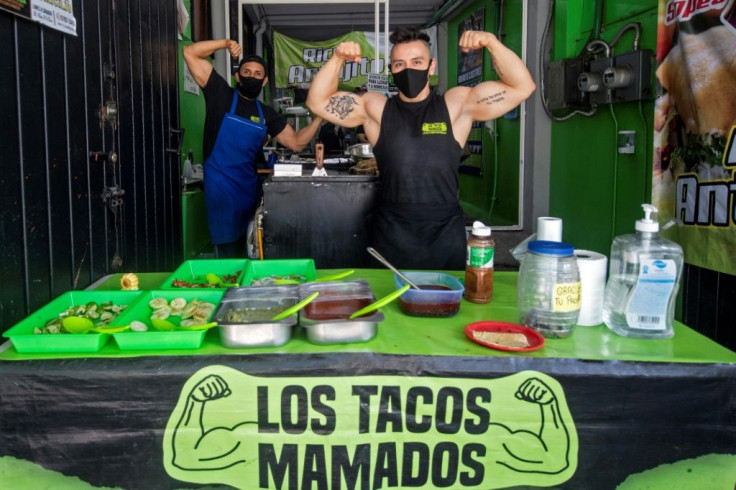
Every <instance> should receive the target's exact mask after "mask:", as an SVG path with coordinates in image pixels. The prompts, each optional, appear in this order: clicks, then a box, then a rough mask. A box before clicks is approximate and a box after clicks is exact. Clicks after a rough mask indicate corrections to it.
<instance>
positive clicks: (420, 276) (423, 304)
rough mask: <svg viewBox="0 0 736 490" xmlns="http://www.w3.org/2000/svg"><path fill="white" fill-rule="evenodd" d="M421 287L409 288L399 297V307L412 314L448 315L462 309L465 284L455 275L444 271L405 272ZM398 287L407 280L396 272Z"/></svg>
mask: <svg viewBox="0 0 736 490" xmlns="http://www.w3.org/2000/svg"><path fill="white" fill-rule="evenodd" d="M404 275H405V276H406V277H407V278H408V279H409V280H410V281H412V282H413V283H414V284H416V285H417V286H419V288H420V289H413V288H412V289H408V290H407V291H406V292H405V293H404V294H402V295H401V296H400V297H399V308H400V309H401V311H403V312H404V313H406V314H407V315H410V316H425V317H447V316H453V315H455V314H456V313H457V312H458V311H459V310H460V300H461V299H462V297H463V290H464V289H463V285H462V284H461V283H460V281H458V280H457V279H456V278H455V277H453V276H451V275H449V274H445V273H442V272H404ZM394 282H395V283H396V288H397V289H398V288H400V287H402V286H404V285H405V284H406V282H405V281H404V280H403V279H402V278H400V277H399V276H398V275H396V274H394Z"/></svg>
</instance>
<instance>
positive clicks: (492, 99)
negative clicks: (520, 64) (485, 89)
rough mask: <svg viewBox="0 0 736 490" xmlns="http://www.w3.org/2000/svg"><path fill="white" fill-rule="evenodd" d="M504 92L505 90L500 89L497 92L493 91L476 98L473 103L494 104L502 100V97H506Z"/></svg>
mask: <svg viewBox="0 0 736 490" xmlns="http://www.w3.org/2000/svg"><path fill="white" fill-rule="evenodd" d="M505 93H506V91H505V90H502V91H500V92H497V93H495V94H493V95H488V96H486V97H483V98H482V99H478V100H476V101H475V103H476V104H486V105H491V104H496V103H498V102H502V101H503V100H504V99H506V97H504V94H505Z"/></svg>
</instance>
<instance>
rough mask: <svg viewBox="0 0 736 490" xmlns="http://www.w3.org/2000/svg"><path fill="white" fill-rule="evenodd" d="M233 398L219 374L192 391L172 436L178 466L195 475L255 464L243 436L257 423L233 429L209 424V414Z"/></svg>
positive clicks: (203, 381)
mask: <svg viewBox="0 0 736 490" xmlns="http://www.w3.org/2000/svg"><path fill="white" fill-rule="evenodd" d="M230 395H232V392H231V391H230V388H229V387H228V385H227V383H226V382H225V380H224V379H222V377H220V376H218V375H216V374H211V375H208V376H206V377H204V378H203V379H202V380H201V381H199V382H198V383H197V384H196V385H195V386H194V388H192V390H191V391H190V392H189V395H188V396H187V399H186V402H185V403H186V406H185V408H184V411H183V412H182V415H181V418H180V419H179V422H178V424H177V426H176V429H175V430H174V434H173V436H172V441H171V444H172V454H173V458H172V459H173V461H172V463H173V464H174V466H176V467H178V468H181V469H184V470H194V471H196V470H217V469H224V468H229V467H231V466H233V465H236V464H239V463H247V462H252V461H253V459H254V457H249V455H248V453H249V452H250V451H248V447H247V442H248V441H247V440H243V435H244V434H247V433H248V431H247V430H244V429H247V428H248V426H255V425H256V422H240V423H238V424H236V425H233V426H232V427H227V426H220V425H216V424H207V423H206V422H205V421H206V420H207V418H206V417H205V411H206V410H210V409H216V408H217V407H216V406H215V405H216V404H217V401H218V400H221V399H224V398H227V397H229V396H230Z"/></svg>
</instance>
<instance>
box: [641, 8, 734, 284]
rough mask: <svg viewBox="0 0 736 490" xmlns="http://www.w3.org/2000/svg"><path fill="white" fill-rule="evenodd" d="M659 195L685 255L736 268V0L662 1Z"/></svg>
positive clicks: (655, 187)
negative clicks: (673, 223)
mask: <svg viewBox="0 0 736 490" xmlns="http://www.w3.org/2000/svg"><path fill="white" fill-rule="evenodd" d="M658 13H659V22H658V33H657V72H656V76H657V83H658V87H660V90H659V94H660V95H659V97H658V98H657V100H656V103H655V115H654V155H655V157H654V165H653V176H652V201H653V203H654V205H655V206H656V207H657V208H658V209H659V221H660V223H665V222H667V221H669V220H673V219H674V220H675V222H676V223H677V226H673V227H672V228H670V229H669V230H667V231H665V232H663V234H664V236H666V237H668V238H671V239H673V240H675V241H677V242H678V243H679V244H680V245H682V247H683V249H684V251H685V261H686V262H687V263H689V264H693V265H696V266H699V267H704V268H707V269H712V270H716V271H719V272H724V273H727V274H736V175H735V171H736V145H734V134H735V131H734V128H735V127H736V0H720V1H719V0H712V1H710V2H691V1H688V2H684V1H679V0H660V2H659V12H658Z"/></svg>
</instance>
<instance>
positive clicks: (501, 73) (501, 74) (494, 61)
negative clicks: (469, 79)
mask: <svg viewBox="0 0 736 490" xmlns="http://www.w3.org/2000/svg"><path fill="white" fill-rule="evenodd" d="M493 70H494V71H495V72H496V73H498V76H499V77H501V78H503V72H502V71H501V69H500V68H499V67H498V65H497V64H496V59H495V58H493Z"/></svg>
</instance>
